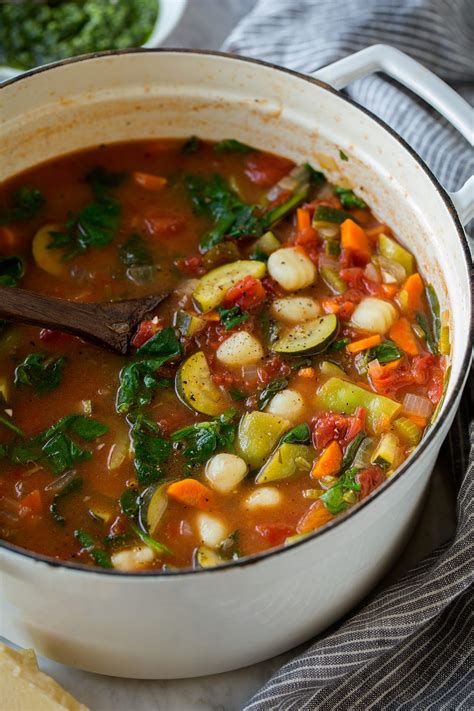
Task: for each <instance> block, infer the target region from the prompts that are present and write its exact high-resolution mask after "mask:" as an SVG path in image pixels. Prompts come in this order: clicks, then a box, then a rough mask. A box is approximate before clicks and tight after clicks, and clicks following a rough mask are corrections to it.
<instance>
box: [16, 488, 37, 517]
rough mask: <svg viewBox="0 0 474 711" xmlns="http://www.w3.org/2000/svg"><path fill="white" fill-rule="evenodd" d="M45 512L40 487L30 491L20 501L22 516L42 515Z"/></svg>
mask: <svg viewBox="0 0 474 711" xmlns="http://www.w3.org/2000/svg"><path fill="white" fill-rule="evenodd" d="M42 513H43V500H42V498H41V492H40V490H39V489H34V490H33V491H30V493H29V494H27V495H26V496H24V497H23V498H22V500H21V501H20V508H19V514H20V516H21V517H24V516H29V515H32V514H33V515H36V516H40V515H41V514H42Z"/></svg>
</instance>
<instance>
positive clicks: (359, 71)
mask: <svg viewBox="0 0 474 711" xmlns="http://www.w3.org/2000/svg"><path fill="white" fill-rule="evenodd" d="M374 72H384V73H385V74H388V75H389V76H390V77H392V78H393V79H396V80H397V81H398V82H400V84H403V85H404V86H406V87H407V88H408V89H411V90H412V91H413V92H414V93H415V94H416V95H417V96H420V97H421V98H422V99H424V100H425V101H426V102H427V103H428V104H430V106H432V107H433V108H434V109H436V110H437V111H439V113H440V114H441V115H442V116H444V117H445V118H446V119H447V120H448V121H449V122H450V123H451V124H452V125H453V126H454V127H455V128H457V129H458V131H459V132H460V133H462V135H463V136H464V138H465V139H466V140H467V141H468V142H469V143H470V144H471V145H472V141H473V123H474V119H473V110H472V109H471V107H470V106H469V104H468V103H467V101H465V99H463V98H462V96H459V94H458V93H457V92H456V91H454V89H452V88H451V87H450V86H448V84H446V83H445V82H444V81H443V80H442V79H440V78H439V77H437V76H436V74H433V72H430V71H429V70H428V69H426V67H424V66H423V65H422V64H420V63H419V62H417V61H416V60H414V59H412V58H411V57H409V56H408V55H407V54H404V53H403V52H401V51H400V50H399V49H395V47H390V46H389V45H385V44H374V45H372V46H371V47H366V48H365V49H362V50H361V51H360V52H356V53H355V54H352V55H350V56H349V57H344V59H340V60H339V61H337V62H334V63H333V64H329V65H328V66H327V67H323V69H319V70H318V71H317V72H315V73H314V74H313V76H314V77H315V78H316V79H320V80H321V81H323V82H325V83H326V84H330V85H331V86H333V87H334V88H335V89H343V88H344V87H345V86H347V84H350V83H351V82H353V81H355V80H356V79H361V78H362V77H365V76H367V75H368V74H373V73H374ZM448 194H449V196H450V198H451V200H452V201H453V204H454V207H455V209H456V212H457V213H458V215H459V219H460V220H461V222H462V224H463V225H466V224H467V223H468V222H469V220H471V219H472V218H474V176H471V177H470V178H469V179H468V180H467V181H466V182H465V184H464V185H463V187H462V188H461V189H460V190H458V191H457V192H454V193H448Z"/></svg>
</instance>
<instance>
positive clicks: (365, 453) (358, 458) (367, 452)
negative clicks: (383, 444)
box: [352, 437, 375, 469]
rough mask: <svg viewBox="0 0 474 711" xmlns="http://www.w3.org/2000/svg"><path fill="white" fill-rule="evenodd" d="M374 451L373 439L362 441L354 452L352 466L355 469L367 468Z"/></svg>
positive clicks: (367, 438)
mask: <svg viewBox="0 0 474 711" xmlns="http://www.w3.org/2000/svg"><path fill="white" fill-rule="evenodd" d="M374 449H375V440H374V439H373V437H366V438H365V439H363V440H362V443H361V445H360V447H359V449H358V450H357V452H356V455H355V457H354V461H353V462H352V466H353V467H356V468H357V469H365V467H368V466H369V464H370V458H371V456H372V454H373V451H374Z"/></svg>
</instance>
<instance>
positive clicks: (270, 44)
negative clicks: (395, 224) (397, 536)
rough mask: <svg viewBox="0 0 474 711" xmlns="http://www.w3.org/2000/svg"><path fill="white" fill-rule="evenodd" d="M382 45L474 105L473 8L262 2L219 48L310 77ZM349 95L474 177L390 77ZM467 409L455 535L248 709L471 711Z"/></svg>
mask: <svg viewBox="0 0 474 711" xmlns="http://www.w3.org/2000/svg"><path fill="white" fill-rule="evenodd" d="M375 43H385V44H390V45H392V46H394V47H397V48H398V49H401V50H402V51H404V52H406V53H407V54H409V55H411V56H412V57H414V58H415V59H417V60H418V61H420V62H421V63H422V64H424V65H425V66H426V67H428V68H429V69H431V70H432V71H434V72H435V73H436V74H438V75H439V76H440V77H442V78H443V79H444V80H445V81H447V82H448V83H450V84H451V85H452V86H454V88H455V89H456V90H457V91H458V92H459V93H460V94H462V95H463V96H464V97H465V98H466V99H467V100H468V101H470V102H471V103H473V102H474V7H473V5H472V0H259V2H258V3H257V4H256V6H255V8H254V10H253V11H252V12H251V13H250V14H249V15H247V16H246V17H245V18H244V19H243V20H242V21H241V22H240V24H239V25H238V26H237V27H236V29H235V30H234V31H233V33H232V34H231V35H230V37H229V38H228V39H227V40H226V42H225V44H224V47H223V49H224V50H226V51H228V52H234V53H237V54H242V55H246V56H250V57H256V58H259V59H263V60H267V61H270V62H273V63H275V64H280V65H283V66H285V67H288V68H291V69H295V70H298V71H300V72H305V73H312V72H314V71H316V70H317V69H319V68H320V67H323V66H325V65H326V64H329V63H331V62H333V61H335V60H337V59H341V58H342V57H344V56H346V55H348V54H351V53H353V52H356V51H358V50H360V49H363V48H364V47H366V46H368V45H371V44H375ZM347 93H348V94H349V95H350V96H351V98H352V99H354V100H355V101H356V102H358V103H359V104H361V105H363V106H365V107H367V108H368V109H370V110H371V111H372V112H373V113H375V114H377V115H378V116H380V118H382V119H383V120H384V121H385V122H386V123H388V124H389V125H391V126H392V127H393V128H394V129H395V130H396V131H397V132H398V133H399V134H400V135H401V136H403V138H404V139H405V140H406V141H407V142H408V143H409V144H410V145H411V146H412V147H413V148H414V149H415V150H416V151H417V152H418V154H419V155H420V156H421V157H422V159H423V160H424V161H425V162H426V163H427V165H428V166H429V167H430V168H431V169H432V171H433V172H434V173H435V175H436V176H437V177H438V178H439V180H440V182H441V183H442V184H443V185H444V186H445V187H446V188H448V189H449V190H456V189H458V188H459V187H460V186H461V185H462V184H463V183H464V182H465V180H467V178H468V177H469V176H470V175H472V173H473V172H474V155H473V152H472V150H471V149H470V147H469V144H468V143H467V142H466V141H465V140H464V139H463V138H462V137H461V136H460V135H459V134H458V133H457V132H456V130H455V129H453V128H452V127H451V126H450V125H449V124H448V123H447V121H445V120H444V119H442V118H440V117H439V115H437V114H436V112H434V111H433V110H432V109H430V108H429V107H428V106H427V105H426V104H425V103H424V102H423V101H421V100H420V99H417V98H416V97H415V96H413V95H412V94H410V93H409V92H407V91H405V90H404V89H403V88H401V87H400V86H399V85H397V84H395V83H394V82H392V81H391V80H389V79H387V78H385V77H382V76H378V75H374V76H371V77H367V78H365V79H362V80H360V81H358V82H355V83H354V84H351V85H350V87H349V88H348V89H347ZM471 228H474V225H473V222H471ZM471 234H473V233H472V232H471ZM471 382H472V379H471ZM471 412H472V392H471V393H469V392H466V393H465V394H464V398H463V405H462V407H461V408H460V410H459V412H458V415H457V418H456V420H455V423H454V425H453V427H452V429H451V432H450V446H451V452H452V464H453V474H454V476H455V479H457V481H458V482H460V486H459V493H458V500H457V528H456V532H455V534H454V537H453V539H452V540H451V541H450V542H449V543H448V544H446V545H444V546H443V547H442V548H440V549H438V550H436V551H435V552H433V553H432V555H431V556H430V557H428V558H427V559H425V560H423V561H422V562H421V563H419V564H418V565H417V566H416V567H415V568H414V569H413V570H411V571H410V572H409V573H408V574H407V575H406V576H405V577H404V578H403V579H401V580H399V581H397V582H396V583H395V584H393V585H391V586H390V587H388V588H385V589H384V590H382V591H381V592H380V593H379V594H377V595H376V596H375V597H374V598H373V599H372V600H371V601H370V602H369V603H368V604H367V605H366V606H365V607H363V608H362V609H360V610H359V611H357V612H356V613H354V614H353V615H352V616H350V617H349V618H348V619H347V620H346V621H345V622H344V623H343V624H342V625H341V626H340V627H339V628H338V629H337V630H336V631H334V632H332V633H331V634H329V635H328V636H326V637H325V638H324V639H322V640H320V641H318V642H316V643H315V644H313V645H312V646H310V647H309V648H308V649H307V650H306V651H305V652H304V653H303V654H301V655H299V656H298V657H296V658H295V659H293V660H292V661H290V662H288V663H287V664H285V666H283V667H282V668H281V669H280V670H279V671H278V672H277V673H276V674H275V675H274V676H273V677H272V678H271V679H270V680H269V681H268V682H267V684H266V685H265V686H264V687H263V688H262V689H261V690H260V691H259V692H258V693H257V694H256V695H255V696H254V697H253V698H252V699H251V700H250V701H249V702H248V703H247V705H246V706H245V711H249V710H250V709H252V710H253V711H257V710H258V711H270V710H273V709H278V710H279V711H290V709H291V710H294V711H303V709H310V710H315V709H318V711H319V710H321V711H337V710H339V711H358V710H359V709H360V710H364V711H366V710H368V709H375V710H377V711H378V710H380V711H395V710H397V711H399V710H401V709H404V710H406V711H415V710H420V711H428V709H431V710H434V711H439V710H441V709H449V710H456V711H457V710H458V709H462V710H464V709H465V710H466V711H467V710H468V709H470V710H472V709H474V675H473V673H472V668H473V654H472V651H473V645H472V636H471V633H472V624H473V617H474V596H473V582H474V523H473V521H474V423H471V427H470V438H469V437H468V436H467V433H468V429H469V419H470V416H471ZM469 439H470V442H471V453H470V457H468V455H469V452H468V451H466V447H467V448H469ZM468 458H469V462H468Z"/></svg>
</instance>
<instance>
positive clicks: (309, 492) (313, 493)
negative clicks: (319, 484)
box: [303, 489, 325, 499]
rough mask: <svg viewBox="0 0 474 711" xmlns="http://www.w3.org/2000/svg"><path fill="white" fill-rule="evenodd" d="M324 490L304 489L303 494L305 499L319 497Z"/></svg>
mask: <svg viewBox="0 0 474 711" xmlns="http://www.w3.org/2000/svg"><path fill="white" fill-rule="evenodd" d="M324 492H325V489H304V491H303V496H304V498H305V499H319V497H320V496H321V495H322V494H324Z"/></svg>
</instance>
